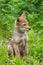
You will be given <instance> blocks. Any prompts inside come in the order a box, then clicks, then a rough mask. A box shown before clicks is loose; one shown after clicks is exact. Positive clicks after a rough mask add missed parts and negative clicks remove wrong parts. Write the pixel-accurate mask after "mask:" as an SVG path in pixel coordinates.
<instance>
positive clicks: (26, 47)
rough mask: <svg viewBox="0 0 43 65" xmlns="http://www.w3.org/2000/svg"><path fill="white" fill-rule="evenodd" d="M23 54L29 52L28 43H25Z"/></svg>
mask: <svg viewBox="0 0 43 65" xmlns="http://www.w3.org/2000/svg"><path fill="white" fill-rule="evenodd" d="M25 54H26V55H28V54H29V50H28V43H26V44H25Z"/></svg>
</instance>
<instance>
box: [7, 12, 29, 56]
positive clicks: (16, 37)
mask: <svg viewBox="0 0 43 65" xmlns="http://www.w3.org/2000/svg"><path fill="white" fill-rule="evenodd" d="M28 30H30V27H29V26H28V21H27V20H26V16H25V13H24V12H23V14H22V15H21V16H20V17H18V18H17V19H16V21H15V31H14V33H13V37H12V39H11V42H10V43H9V45H8V55H11V54H12V53H14V54H15V56H16V57H20V56H24V55H25V54H26V55H28V52H29V50H28V43H27V38H26V31H28Z"/></svg>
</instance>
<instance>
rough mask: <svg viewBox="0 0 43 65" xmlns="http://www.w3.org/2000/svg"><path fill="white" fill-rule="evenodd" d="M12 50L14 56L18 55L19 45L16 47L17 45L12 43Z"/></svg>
mask: <svg viewBox="0 0 43 65" xmlns="http://www.w3.org/2000/svg"><path fill="white" fill-rule="evenodd" d="M13 50H14V52H15V56H16V57H20V51H19V47H18V45H17V44H15V43H14V44H13Z"/></svg>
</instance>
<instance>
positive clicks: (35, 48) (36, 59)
mask: <svg viewBox="0 0 43 65" xmlns="http://www.w3.org/2000/svg"><path fill="white" fill-rule="evenodd" d="M36 35H37V34H35V33H34V31H33V30H31V31H30V32H29V34H28V36H29V38H28V44H29V56H24V57H23V58H15V57H14V56H13V57H12V58H9V57H8V55H7V44H5V45H4V44H1V43H0V65H43V40H40V36H39V35H37V36H36Z"/></svg>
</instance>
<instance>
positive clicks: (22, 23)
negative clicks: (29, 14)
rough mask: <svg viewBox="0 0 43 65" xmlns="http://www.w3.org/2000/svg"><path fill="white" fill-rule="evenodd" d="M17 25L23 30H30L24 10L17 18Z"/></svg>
mask: <svg viewBox="0 0 43 65" xmlns="http://www.w3.org/2000/svg"><path fill="white" fill-rule="evenodd" d="M15 26H16V28H17V29H18V30H19V31H21V32H24V31H28V30H30V27H29V25H28V21H27V19H26V15H25V12H23V13H22V15H21V16H20V17H19V18H17V20H16V25H15Z"/></svg>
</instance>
